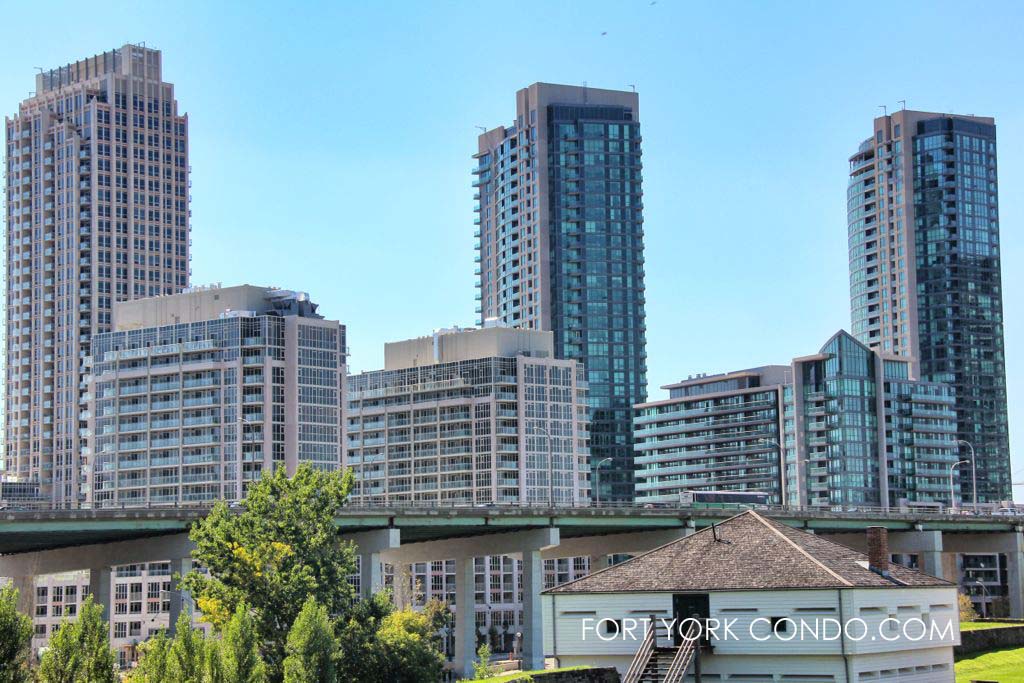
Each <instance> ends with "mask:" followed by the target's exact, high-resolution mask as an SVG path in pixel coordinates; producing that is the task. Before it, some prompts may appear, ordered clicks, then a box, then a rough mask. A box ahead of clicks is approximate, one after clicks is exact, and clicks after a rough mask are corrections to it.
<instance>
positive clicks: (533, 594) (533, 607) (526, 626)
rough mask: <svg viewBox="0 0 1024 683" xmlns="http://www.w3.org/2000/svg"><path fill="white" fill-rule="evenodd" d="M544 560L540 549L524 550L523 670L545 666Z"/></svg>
mask: <svg viewBox="0 0 1024 683" xmlns="http://www.w3.org/2000/svg"><path fill="white" fill-rule="evenodd" d="M542 590H544V562H543V560H542V559H541V556H540V549H532V550H524V551H523V671H533V670H534V669H543V668H544V618H543V613H542V612H541V599H540V592H541V591H542Z"/></svg>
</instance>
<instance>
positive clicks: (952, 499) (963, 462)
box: [949, 460, 970, 510]
mask: <svg viewBox="0 0 1024 683" xmlns="http://www.w3.org/2000/svg"><path fill="white" fill-rule="evenodd" d="M969 462H970V460H959V461H957V462H955V463H953V464H952V465H950V466H949V502H950V504H951V505H952V506H953V509H954V510H955V509H956V508H958V507H960V506H959V505H957V500H956V490H955V489H954V488H953V470H955V469H956V468H957V467H959V466H960V465H966V464H967V463H969Z"/></svg>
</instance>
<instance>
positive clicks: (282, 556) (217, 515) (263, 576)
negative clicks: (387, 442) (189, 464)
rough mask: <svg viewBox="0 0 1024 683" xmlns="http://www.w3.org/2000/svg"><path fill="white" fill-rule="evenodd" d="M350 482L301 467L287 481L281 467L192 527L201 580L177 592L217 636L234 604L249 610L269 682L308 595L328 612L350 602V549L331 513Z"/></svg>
mask: <svg viewBox="0 0 1024 683" xmlns="http://www.w3.org/2000/svg"><path fill="white" fill-rule="evenodd" d="M352 482H353V479H352V474H351V472H347V473H345V474H342V473H340V472H323V471H320V470H316V469H313V468H312V467H310V466H309V465H302V466H300V467H299V469H298V471H297V472H296V473H295V476H294V477H292V478H289V477H288V476H287V474H286V473H285V470H284V469H283V468H281V469H279V470H278V471H276V472H275V473H274V474H272V475H268V476H265V477H263V478H262V479H260V480H259V481H258V482H256V483H254V484H253V485H252V486H251V487H250V488H249V491H248V495H247V496H246V499H245V502H244V504H243V506H242V510H241V512H238V511H237V510H232V509H229V508H228V506H227V505H225V504H223V503H219V504H217V505H216V506H215V507H214V508H213V509H212V510H211V512H210V514H209V515H207V517H206V518H205V519H203V520H202V521H201V522H199V523H197V524H196V525H195V526H194V527H193V528H192V532H191V534H190V538H191V539H192V541H193V542H195V544H196V549H195V550H194V551H193V557H194V558H195V559H196V560H197V561H198V562H199V563H200V564H202V565H203V566H205V567H206V568H207V569H208V570H209V575H203V574H201V573H199V572H195V571H193V572H190V573H189V574H188V575H186V576H185V577H184V579H183V580H182V586H183V588H184V590H188V591H191V592H192V595H193V596H195V597H196V603H197V605H198V606H199V609H200V610H202V612H203V615H204V618H206V619H207V621H209V622H210V623H211V624H213V626H214V628H215V629H217V630H218V631H222V630H223V629H224V628H225V626H226V625H227V623H228V621H229V620H230V619H231V617H232V615H233V614H234V613H235V611H236V609H237V608H238V605H239V604H240V603H243V602H245V603H247V604H248V605H249V607H250V610H251V613H252V616H253V619H254V620H255V624H256V630H257V633H258V634H259V642H260V643H261V651H262V655H263V658H264V661H265V662H266V663H267V666H268V673H269V674H270V678H271V679H272V680H280V678H281V667H282V662H283V660H284V655H285V643H286V641H287V636H288V631H289V629H290V628H291V626H292V624H293V623H294V622H295V619H296V618H297V617H298V615H299V612H300V611H301V609H302V606H303V605H304V604H305V602H306V599H307V598H308V597H310V596H313V597H314V598H316V601H317V602H318V603H319V604H321V605H323V606H324V607H325V608H326V609H327V611H328V613H329V614H343V613H344V612H345V611H346V609H347V608H348V606H349V605H350V604H351V601H352V598H353V592H352V587H351V586H350V585H349V583H348V580H347V577H348V575H349V574H351V573H353V572H354V571H355V551H354V549H353V546H352V544H351V543H349V542H346V541H343V540H342V539H341V538H340V537H339V536H338V533H337V528H336V527H335V523H334V516H335V513H336V512H337V510H338V509H339V508H340V507H341V506H342V505H343V504H344V503H345V501H346V499H347V498H348V494H349V491H351V489H352Z"/></svg>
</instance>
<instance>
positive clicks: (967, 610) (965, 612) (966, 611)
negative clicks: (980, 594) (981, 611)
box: [957, 593, 978, 621]
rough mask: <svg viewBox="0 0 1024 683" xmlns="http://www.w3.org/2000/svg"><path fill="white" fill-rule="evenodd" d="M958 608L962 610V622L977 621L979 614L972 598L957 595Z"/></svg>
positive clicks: (961, 594)
mask: <svg viewBox="0 0 1024 683" xmlns="http://www.w3.org/2000/svg"><path fill="white" fill-rule="evenodd" d="M957 606H958V607H959V608H960V621H977V620H978V613H977V612H976V611H975V609H974V603H973V602H971V598H970V597H969V596H967V595H964V594H963V593H960V594H959V595H957Z"/></svg>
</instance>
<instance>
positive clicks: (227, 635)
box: [220, 602, 267, 683]
mask: <svg viewBox="0 0 1024 683" xmlns="http://www.w3.org/2000/svg"><path fill="white" fill-rule="evenodd" d="M220 663H221V667H222V670H223V674H224V681H225V683H264V681H266V679H267V670H266V665H265V664H264V663H263V659H262V658H261V657H260V650H259V635H258V634H257V632H256V623H255V621H254V620H253V618H252V614H250V612H249V607H248V606H247V605H246V604H245V603H244V602H242V603H239V604H238V607H236V608H235V614H234V616H232V617H231V621H229V622H228V624H227V626H226V627H225V628H224V633H223V637H222V638H221V641H220Z"/></svg>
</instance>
